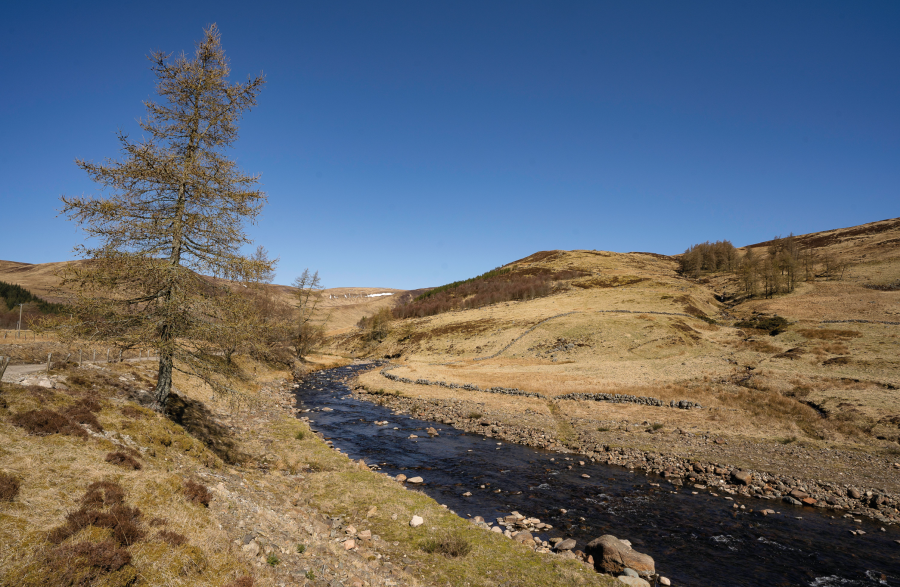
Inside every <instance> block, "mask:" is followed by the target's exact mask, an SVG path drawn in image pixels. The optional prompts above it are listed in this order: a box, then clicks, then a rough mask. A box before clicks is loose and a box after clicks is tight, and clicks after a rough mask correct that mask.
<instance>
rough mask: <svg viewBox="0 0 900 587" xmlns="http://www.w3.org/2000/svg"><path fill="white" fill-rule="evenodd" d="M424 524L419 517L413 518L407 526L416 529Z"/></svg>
mask: <svg viewBox="0 0 900 587" xmlns="http://www.w3.org/2000/svg"><path fill="white" fill-rule="evenodd" d="M424 523H425V520H423V519H422V518H421V516H413V517H412V520H410V521H409V525H410V526H412V527H413V528H418V527H419V526H421V525H422V524H424Z"/></svg>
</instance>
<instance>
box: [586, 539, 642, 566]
mask: <svg viewBox="0 0 900 587" xmlns="http://www.w3.org/2000/svg"><path fill="white" fill-rule="evenodd" d="M585 553H586V554H588V555H590V556H593V557H594V568H596V569H597V570H598V571H601V572H606V573H620V572H622V570H623V569H625V568H626V567H627V568H631V569H634V570H636V571H637V572H639V573H641V574H652V573H653V572H654V571H655V568H656V565H655V563H654V562H653V557H651V556H650V555H647V554H643V553H640V552H638V551H636V550H634V549H633V548H631V546H630V545H628V544H625V543H624V542H622V541H621V540H619V539H618V538H616V537H615V536H612V535H611V534H605V535H603V536H601V537H600V538H596V539H594V540H592V541H591V542H590V543H589V544H588V545H587V548H585Z"/></svg>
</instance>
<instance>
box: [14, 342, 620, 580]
mask: <svg viewBox="0 0 900 587" xmlns="http://www.w3.org/2000/svg"><path fill="white" fill-rule="evenodd" d="M310 360H311V361H313V364H314V365H316V364H317V365H318V366H319V367H325V366H328V365H329V364H333V363H332V362H333V361H335V360H338V361H340V359H339V358H337V357H310ZM239 362H240V365H241V367H242V368H243V371H244V373H245V375H246V376H247V379H245V380H243V381H235V382H234V384H235V387H237V388H238V389H239V391H240V394H239V395H238V396H234V397H229V398H221V397H214V396H212V395H211V394H210V391H209V388H208V387H206V386H203V385H199V384H198V383H197V382H195V381H192V380H189V379H186V378H184V377H178V379H177V380H176V381H175V387H176V389H177V390H178V395H177V396H176V397H174V398H173V400H172V405H171V406H170V410H169V413H168V415H167V417H163V416H160V415H159V414H156V413H154V412H152V411H150V410H148V409H146V408H144V407H143V404H144V402H145V401H146V399H147V394H146V393H145V392H146V391H147V390H148V389H149V388H150V387H151V386H152V385H153V376H154V368H153V367H154V366H153V365H152V364H151V363H137V364H112V365H104V366H102V367H96V366H94V367H74V366H70V367H69V368H67V369H64V370H57V371H54V372H52V373H51V374H50V376H49V378H48V377H45V376H43V375H41V376H37V377H33V378H31V379H26V380H25V381H22V382H21V384H12V383H3V384H0V541H2V544H3V545H4V548H2V549H0V585H10V586H11V585H17V586H19V585H22V586H27V585H35V586H37V585H41V586H44V587H57V586H63V585H65V586H71V585H82V584H84V585H88V584H90V585H107V586H113V585H116V586H125V585H134V586H142V585H147V586H150V585H173V586H177V585H191V586H203V585H210V586H216V587H222V586H228V587H250V586H252V585H258V586H275V585H285V584H301V585H302V584H305V585H315V586H325V585H331V584H336V583H335V582H336V581H339V582H341V583H342V584H344V585H347V586H350V585H353V586H357V587H360V586H373V585H386V584H403V585H446V584H448V583H452V584H455V585H488V584H495V583H496V581H495V580H494V579H492V578H491V577H494V578H503V580H504V581H510V582H512V583H513V584H516V585H533V586H535V587H536V586H538V585H546V584H554V585H573V586H574V585H585V586H588V585H609V584H611V579H610V578H609V577H604V576H601V575H598V574H597V573H595V572H594V571H593V570H592V569H589V568H588V567H586V566H585V565H583V564H581V563H579V562H576V561H571V560H569V561H566V560H561V559H559V558H558V557H555V556H553V555H540V554H537V553H535V552H533V551H531V550H528V549H527V548H525V547H524V546H522V545H519V544H517V543H515V542H514V541H512V540H508V539H506V538H504V537H503V536H498V535H495V534H493V533H491V532H485V531H484V530H481V529H479V528H476V527H475V526H473V525H472V524H470V523H468V522H467V521H465V520H462V519H460V518H459V517H457V516H455V515H453V514H451V513H449V512H448V511H447V510H446V509H444V508H442V507H440V505H439V504H437V503H436V502H435V501H434V500H432V499H431V498H429V497H427V496H425V495H424V494H422V493H419V492H417V491H409V490H407V489H406V488H404V486H402V485H400V484H399V483H397V482H396V481H393V480H392V479H390V478H388V477H387V476H385V475H381V474H379V473H375V472H372V471H369V470H368V468H367V467H365V466H364V465H362V464H360V463H357V462H354V461H351V460H349V459H348V458H347V457H346V456H345V455H343V454H341V453H339V452H337V451H335V450H333V449H331V448H330V447H329V446H327V445H326V443H325V442H324V441H323V440H322V439H321V438H319V437H318V436H317V435H315V434H313V433H312V432H311V430H310V428H309V426H308V425H307V424H306V423H305V422H303V421H301V420H299V419H297V418H296V416H295V414H294V412H293V410H292V409H291V406H292V405H293V401H292V396H291V390H292V387H293V385H292V382H291V381H290V379H289V377H290V374H289V373H288V372H285V371H278V370H273V369H271V368H269V367H267V366H265V365H262V364H259V363H253V362H250V361H248V360H246V359H240V361H239ZM413 515H418V516H421V517H422V518H424V519H425V520H426V524H425V525H424V526H422V527H420V528H411V527H410V526H409V520H410V519H411V517H412V516H413ZM351 526H352V527H354V528H355V530H353V531H352V532H356V538H355V543H349V544H348V543H346V542H345V541H344V540H343V539H344V538H352V537H353V536H352V535H351V530H350V527H351ZM366 532H368V533H370V535H371V537H367V536H368V535H369V534H366ZM444 536H450V537H453V539H454V541H456V543H457V544H460V543H461V544H464V545H466V547H467V550H468V554H465V555H463V556H460V557H450V556H444V555H442V554H440V549H438V551H434V550H433V549H424V548H423V545H426V544H428V543H429V539H438V542H440V539H441V538H442V537H444ZM335 537H337V539H335Z"/></svg>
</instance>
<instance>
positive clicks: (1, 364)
mask: <svg viewBox="0 0 900 587" xmlns="http://www.w3.org/2000/svg"><path fill="white" fill-rule="evenodd" d="M9 359H10V357H0V379H3V374H4V373H6V368H7V367H9Z"/></svg>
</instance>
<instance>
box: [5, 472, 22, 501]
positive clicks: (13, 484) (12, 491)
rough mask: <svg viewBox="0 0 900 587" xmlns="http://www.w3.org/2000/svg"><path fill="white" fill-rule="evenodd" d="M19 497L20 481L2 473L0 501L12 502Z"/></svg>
mask: <svg viewBox="0 0 900 587" xmlns="http://www.w3.org/2000/svg"><path fill="white" fill-rule="evenodd" d="M18 495H19V480H18V479H16V478H15V477H13V476H12V475H10V474H8V473H3V472H0V501H12V500H14V499H15V498H16V497H17V496H18Z"/></svg>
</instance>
